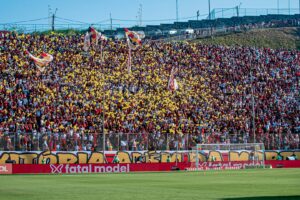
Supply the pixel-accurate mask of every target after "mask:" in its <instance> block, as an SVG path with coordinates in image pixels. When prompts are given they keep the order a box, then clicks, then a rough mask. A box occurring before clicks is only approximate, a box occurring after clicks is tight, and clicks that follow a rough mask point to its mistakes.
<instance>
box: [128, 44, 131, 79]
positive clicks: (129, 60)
mask: <svg viewBox="0 0 300 200" xmlns="http://www.w3.org/2000/svg"><path fill="white" fill-rule="evenodd" d="M128 73H129V74H130V73H131V48H130V46H129V44H128Z"/></svg>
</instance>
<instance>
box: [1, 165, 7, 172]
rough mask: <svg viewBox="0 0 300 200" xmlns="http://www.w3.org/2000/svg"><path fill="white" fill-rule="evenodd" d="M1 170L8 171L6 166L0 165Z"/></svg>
mask: <svg viewBox="0 0 300 200" xmlns="http://www.w3.org/2000/svg"><path fill="white" fill-rule="evenodd" d="M0 172H8V170H7V168H6V166H0Z"/></svg>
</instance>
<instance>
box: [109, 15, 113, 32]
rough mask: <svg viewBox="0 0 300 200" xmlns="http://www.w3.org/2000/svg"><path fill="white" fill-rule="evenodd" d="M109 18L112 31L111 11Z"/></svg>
mask: <svg viewBox="0 0 300 200" xmlns="http://www.w3.org/2000/svg"><path fill="white" fill-rule="evenodd" d="M109 19H110V31H112V18H111V13H109Z"/></svg>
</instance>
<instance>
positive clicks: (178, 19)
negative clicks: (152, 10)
mask: <svg viewBox="0 0 300 200" xmlns="http://www.w3.org/2000/svg"><path fill="white" fill-rule="evenodd" d="M178 20H179V18H178V0H176V21H177V22H178Z"/></svg>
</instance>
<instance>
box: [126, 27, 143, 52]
mask: <svg viewBox="0 0 300 200" xmlns="http://www.w3.org/2000/svg"><path fill="white" fill-rule="evenodd" d="M124 30H125V35H126V39H127V43H128V46H129V48H130V49H136V48H137V47H139V46H142V40H141V37H140V34H139V33H137V32H135V31H130V30H128V29H127V28H124Z"/></svg>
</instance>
